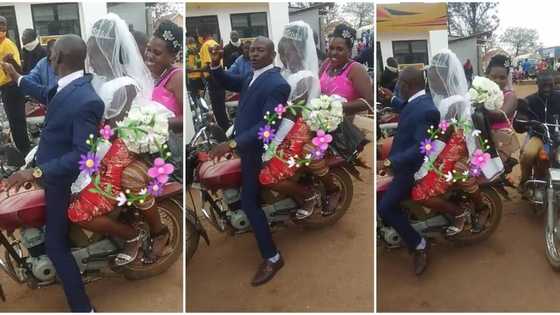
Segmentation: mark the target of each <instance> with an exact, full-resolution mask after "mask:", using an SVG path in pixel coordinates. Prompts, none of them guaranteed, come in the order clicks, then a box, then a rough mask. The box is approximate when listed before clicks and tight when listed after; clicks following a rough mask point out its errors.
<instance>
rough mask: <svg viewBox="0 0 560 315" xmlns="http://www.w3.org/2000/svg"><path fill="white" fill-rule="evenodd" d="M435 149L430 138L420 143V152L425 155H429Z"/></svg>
mask: <svg viewBox="0 0 560 315" xmlns="http://www.w3.org/2000/svg"><path fill="white" fill-rule="evenodd" d="M433 151H434V143H433V141H432V140H430V139H425V140H424V141H422V142H421V143H420V152H421V153H422V154H424V155H429V154H430V153H432V152H433Z"/></svg>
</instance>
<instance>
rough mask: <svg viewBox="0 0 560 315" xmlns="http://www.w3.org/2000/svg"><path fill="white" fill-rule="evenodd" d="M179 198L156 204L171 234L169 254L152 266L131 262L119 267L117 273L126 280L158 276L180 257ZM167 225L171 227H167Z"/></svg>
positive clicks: (181, 214) (180, 210) (177, 196)
mask: <svg viewBox="0 0 560 315" xmlns="http://www.w3.org/2000/svg"><path fill="white" fill-rule="evenodd" d="M180 197H181V195H175V196H174V197H171V198H167V199H163V200H158V202H157V204H158V207H159V212H160V214H161V216H162V221H163V222H164V224H166V225H167V227H168V228H169V230H170V233H171V236H170V239H169V244H170V246H171V248H172V249H171V253H170V254H168V255H167V256H164V257H162V258H160V259H158V260H157V261H156V262H155V263H153V264H146V265H145V264H143V263H141V262H138V263H136V262H132V263H130V264H128V265H125V266H123V267H120V268H119V270H118V272H119V273H121V274H123V275H124V277H125V278H126V279H128V280H140V279H145V278H150V277H153V276H156V275H159V274H161V273H163V272H165V271H166V270H167V269H169V268H170V267H171V266H172V265H173V264H175V262H176V261H177V260H178V259H179V257H181V253H182V252H183V202H182V200H181V199H180ZM167 221H170V222H167ZM168 223H170V224H172V225H173V226H169V224H168Z"/></svg>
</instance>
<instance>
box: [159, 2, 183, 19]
mask: <svg viewBox="0 0 560 315" xmlns="http://www.w3.org/2000/svg"><path fill="white" fill-rule="evenodd" d="M183 11H184V4H182V3H170V2H157V3H155V4H154V9H153V10H152V19H153V20H154V21H157V20H158V19H160V18H161V17H162V16H167V15H170V14H173V13H181V12H183Z"/></svg>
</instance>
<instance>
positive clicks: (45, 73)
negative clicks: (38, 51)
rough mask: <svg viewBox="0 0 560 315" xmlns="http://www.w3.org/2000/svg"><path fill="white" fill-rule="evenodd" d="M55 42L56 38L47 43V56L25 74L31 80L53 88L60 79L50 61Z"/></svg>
mask: <svg viewBox="0 0 560 315" xmlns="http://www.w3.org/2000/svg"><path fill="white" fill-rule="evenodd" d="M54 43H55V40H54V39H51V40H50V41H49V42H48V43H47V56H46V57H44V58H42V59H41V60H39V61H38V62H37V64H36V65H35V67H33V69H31V71H30V72H29V74H27V75H25V77H26V78H27V79H28V80H31V81H33V82H35V83H36V84H38V85H44V86H46V87H48V88H53V87H54V86H55V85H56V82H57V81H58V78H57V77H56V74H55V73H54V70H53V68H52V66H51V65H50V63H49V57H50V56H51V55H52V48H53V45H54Z"/></svg>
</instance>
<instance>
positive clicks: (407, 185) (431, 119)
mask: <svg viewBox="0 0 560 315" xmlns="http://www.w3.org/2000/svg"><path fill="white" fill-rule="evenodd" d="M399 85H400V90H401V96H402V97H403V99H405V100H407V101H406V102H395V101H393V102H391V104H392V105H393V106H394V107H395V108H396V109H397V110H398V111H399V112H400V117H399V127H398V129H397V135H396V136H395V139H394V140H393V145H392V148H391V152H390V154H389V158H388V159H386V160H385V161H383V163H382V165H381V167H382V168H385V169H387V170H388V171H389V172H392V173H394V179H393V182H392V183H391V185H390V187H389V189H388V190H387V191H386V192H385V193H384V194H383V197H382V198H381V201H380V203H379V207H378V210H379V215H380V216H381V218H382V219H383V221H384V222H385V223H387V224H388V225H390V226H392V227H393V228H395V230H397V232H398V233H399V235H400V236H401V237H402V238H403V240H404V242H405V243H406V245H407V246H408V248H409V249H410V250H411V251H412V252H413V253H414V271H415V273H416V274H417V275H420V274H422V273H423V272H424V270H425V269H426V266H427V263H428V256H427V250H428V248H429V246H428V245H429V244H428V243H427V241H426V240H425V239H424V238H422V236H420V234H419V233H418V232H417V231H416V230H414V228H412V225H411V224H410V222H409V221H408V217H407V215H406V213H405V212H404V211H403V210H402V209H401V207H400V203H401V202H402V201H403V200H406V199H409V198H410V193H411V190H412V187H413V185H414V173H416V172H417V171H418V169H419V168H420V166H422V163H423V156H422V154H421V153H420V143H421V142H422V141H423V140H424V139H426V138H427V137H428V133H427V130H428V128H429V127H430V126H437V125H438V123H439V118H440V115H439V111H438V110H437V108H436V107H435V105H434V102H433V100H432V98H431V97H430V96H428V95H426V91H425V90H424V87H425V80H424V76H423V73H422V71H419V70H416V69H415V68H413V67H409V68H406V69H405V70H404V71H402V72H401V74H400V75H399Z"/></svg>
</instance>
